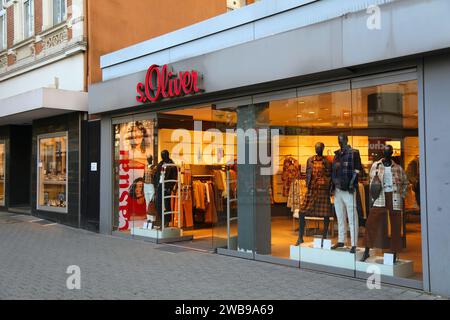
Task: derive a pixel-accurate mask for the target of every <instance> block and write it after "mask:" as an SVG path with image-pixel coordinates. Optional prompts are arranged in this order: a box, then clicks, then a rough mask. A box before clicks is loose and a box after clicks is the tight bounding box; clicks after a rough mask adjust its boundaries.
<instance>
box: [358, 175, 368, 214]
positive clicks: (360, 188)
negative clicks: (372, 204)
mask: <svg viewBox="0 0 450 320" xmlns="http://www.w3.org/2000/svg"><path fill="white" fill-rule="evenodd" d="M358 196H359V202H360V206H359V205H358V210H359V207H361V214H360V217H361V218H363V219H367V206H366V190H365V189H364V184H362V183H361V182H359V183H358Z"/></svg>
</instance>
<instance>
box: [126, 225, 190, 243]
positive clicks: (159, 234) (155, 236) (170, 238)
mask: <svg viewBox="0 0 450 320" xmlns="http://www.w3.org/2000/svg"><path fill="white" fill-rule="evenodd" d="M131 234H132V235H133V236H138V237H143V238H145V239H146V240H150V241H154V242H158V243H163V242H178V241H190V240H192V239H193V236H192V235H183V230H181V229H178V228H165V229H164V230H156V229H144V228H140V227H133V228H131Z"/></svg>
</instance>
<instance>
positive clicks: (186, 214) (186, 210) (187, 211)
mask: <svg viewBox="0 0 450 320" xmlns="http://www.w3.org/2000/svg"><path fill="white" fill-rule="evenodd" d="M174 195H176V194H174ZM172 208H174V209H173V210H174V211H177V210H178V198H172ZM180 225H181V227H182V228H190V227H193V225H194V216H193V212H192V190H191V186H187V185H186V186H182V187H181V204H180ZM173 226H178V213H177V214H175V219H174V224H173Z"/></svg>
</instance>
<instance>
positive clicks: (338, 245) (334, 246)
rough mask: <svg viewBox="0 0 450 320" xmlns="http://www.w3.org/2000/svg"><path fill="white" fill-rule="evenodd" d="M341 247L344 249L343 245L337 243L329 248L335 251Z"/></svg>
mask: <svg viewBox="0 0 450 320" xmlns="http://www.w3.org/2000/svg"><path fill="white" fill-rule="evenodd" d="M343 247H344V243H342V242H338V243H336V244H334V245H333V246H332V247H331V249H332V250H335V249H337V248H343Z"/></svg>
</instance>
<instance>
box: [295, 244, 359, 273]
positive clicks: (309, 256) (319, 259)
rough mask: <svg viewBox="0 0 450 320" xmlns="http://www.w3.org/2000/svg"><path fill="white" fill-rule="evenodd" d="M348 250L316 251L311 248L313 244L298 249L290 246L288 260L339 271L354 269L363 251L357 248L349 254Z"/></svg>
mask: <svg viewBox="0 0 450 320" xmlns="http://www.w3.org/2000/svg"><path fill="white" fill-rule="evenodd" d="M349 251H350V248H348V247H344V248H338V249H336V250H326V249H318V248H314V247H313V242H307V243H304V244H302V245H301V246H300V247H298V246H293V245H291V248H290V259H292V260H297V261H301V262H307V263H311V264H318V265H324V266H329V267H336V268H341V269H351V270H354V269H355V263H356V261H357V260H359V259H361V258H362V256H363V253H364V249H361V248H358V249H357V251H356V253H350V252H349Z"/></svg>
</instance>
